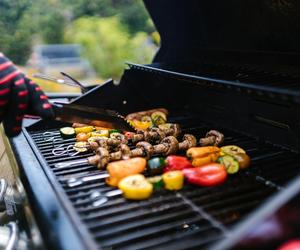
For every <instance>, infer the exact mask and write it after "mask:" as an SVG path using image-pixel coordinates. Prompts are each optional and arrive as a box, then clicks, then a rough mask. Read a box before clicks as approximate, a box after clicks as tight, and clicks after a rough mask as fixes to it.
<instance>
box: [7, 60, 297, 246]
mask: <svg viewBox="0 0 300 250" xmlns="http://www.w3.org/2000/svg"><path fill="white" fill-rule="evenodd" d="M130 67H131V68H130V69H129V70H127V71H125V73H124V76H123V78H122V80H121V83H120V85H118V86H115V85H114V84H113V83H112V82H108V83H107V84H105V85H104V86H103V88H102V87H100V88H97V89H95V90H94V91H93V92H92V93H91V94H90V95H89V94H88V95H86V96H84V97H83V98H79V99H78V100H77V102H81V103H85V104H90V105H99V106H101V107H110V108H115V109H118V110H122V111H123V113H129V112H132V111H136V110H143V109H145V108H154V107H166V108H168V109H170V112H171V118H170V119H171V121H173V122H178V123H179V124H181V126H182V128H183V130H184V132H185V133H187V132H188V133H192V134H194V135H196V136H197V138H199V137H200V136H203V135H204V134H205V133H206V132H207V130H209V129H211V128H215V129H219V130H220V131H222V132H223V133H224V134H225V144H227V145H229V144H236V145H239V146H241V147H243V148H245V150H246V151H247V152H248V153H249V155H250V157H251V159H252V165H251V167H250V168H249V169H248V170H247V171H244V172H240V173H239V174H238V175H235V176H231V177H229V179H228V180H227V182H226V183H225V184H224V185H222V186H219V187H213V188H195V187H193V186H191V185H187V186H186V187H185V188H184V189H183V190H181V191H178V192H168V191H166V190H162V191H159V192H156V193H155V194H154V195H153V196H152V197H151V198H150V199H149V200H147V201H139V202H130V201H126V200H125V199H123V198H122V197H121V196H114V197H109V198H108V199H107V201H106V202H104V203H103V204H101V205H99V206H97V205H96V206H95V200H94V199H92V198H91V197H92V196H93V195H92V194H93V193H94V192H98V193H101V194H103V193H107V192H110V191H113V189H112V188H111V187H108V186H107V185H106V184H105V182H104V180H101V181H99V180H95V181H90V182H88V183H85V184H82V185H80V186H78V187H70V186H68V185H67V184H66V181H67V180H68V179H70V178H80V177H86V176H92V175H94V174H98V173H101V170H98V169H96V168H95V167H93V166H90V165H88V164H83V165H81V166H78V167H65V168H55V164H56V163H59V162H64V161H69V160H74V159H81V158H85V157H87V156H89V155H90V154H81V155H76V156H72V155H71V154H72V153H73V152H72V150H70V151H69V152H68V153H65V154H63V155H60V156H55V155H53V154H52V150H53V149H54V148H62V149H66V148H67V146H68V145H72V144H73V143H74V139H68V140H64V139H62V138H61V137H60V135H59V128H60V127H62V126H65V125H66V124H62V123H58V122H43V121H39V122H33V124H31V125H29V126H26V127H25V128H24V130H23V134H22V141H23V144H21V145H20V143H19V142H17V141H15V139H13V140H12V144H13V145H14V148H15V151H16V152H17V153H18V154H19V157H18V159H19V164H20V166H22V168H23V169H24V172H25V173H26V174H25V175H24V179H26V182H28V183H29V185H28V188H29V189H30V190H31V194H32V196H31V198H32V199H33V200H34V202H35V204H36V206H37V208H36V209H38V211H39V212H38V213H37V216H38V217H39V218H40V220H38V221H40V226H41V228H43V229H42V232H44V235H47V234H48V233H49V231H51V232H52V236H53V238H48V239H47V241H48V244H49V245H50V246H55V247H57V248H61V249H75V248H73V247H75V246H76V247H77V249H206V248H209V247H211V246H212V244H215V243H216V242H223V241H224V240H226V239H227V238H228V237H230V236H231V235H232V233H233V232H235V230H236V229H235V228H236V227H238V225H239V223H241V222H243V221H249V220H250V221H251V220H252V219H253V218H255V217H256V216H257V215H256V212H255V211H260V210H261V209H262V208H264V207H265V206H266V204H268V203H269V200H270V199H274V197H275V198H276V197H277V196H278V195H279V194H281V193H282V192H285V190H286V188H287V187H289V186H290V185H291V184H290V182H291V181H292V180H293V179H294V178H295V177H296V176H297V175H298V173H299V159H300V155H299V154H298V153H297V149H298V140H297V139H295V138H294V139H293V140H289V138H285V137H284V136H282V137H278V138H273V137H272V136H273V134H272V133H273V132H272V129H269V131H268V133H266V130H265V133H264V134H263V135H260V134H259V131H258V130H257V131H256V132H257V133H254V132H253V131H252V129H253V128H251V126H252V124H251V126H246V123H247V122H249V121H244V118H243V117H244V116H246V114H244V115H243V116H242V113H243V112H241V111H240V110H241V109H244V108H245V106H244V104H245V102H244V101H243V99H245V98H247V101H249V100H252V99H255V98H257V97H258V96H263V97H265V99H266V102H267V104H268V105H269V102H270V100H274V99H275V100H278V98H281V99H284V98H285V100H286V103H287V104H288V105H290V106H289V107H293V106H294V105H298V104H297V100H298V99H297V93H292V94H290V93H288V92H287V90H282V91H281V89H277V88H272V89H268V88H269V87H267V89H263V88H264V87H263V86H261V85H257V84H247V83H242V84H237V83H236V82H233V81H228V80H226V79H225V80H221V81H220V80H218V79H212V78H209V77H199V76H195V75H194V76H193V75H186V74H182V73H178V72H175V73H174V72H170V71H166V69H162V68H159V69H158V68H157V67H153V66H141V65H131V66H130ZM114 90H116V91H114ZM123 90H124V91H123ZM108 93H109V94H110V95H112V96H113V98H112V99H111V100H109V99H108V98H102V97H104V96H106V95H107V94H108ZM141 93H142V95H141ZM223 95H225V96H223ZM95 98H97V99H95ZM228 98H231V99H228ZM281 99H280V100H281ZM96 100H97V101H96ZM237 100H240V102H238V101H237ZM124 101H125V102H124ZM228 102H230V103H228ZM236 103H239V105H238V107H237V106H236V105H235V104H236ZM206 104H207V105H206ZM229 104H230V105H229ZM271 104H274V103H273V102H271ZM226 105H228V106H226ZM263 105H264V103H263V104H262V106H263ZM274 105H277V103H275V104H274ZM246 110H247V111H249V110H250V108H249V107H248V109H246ZM253 110H254V109H253ZM291 110H293V109H292V108H291ZM243 111H245V110H243ZM247 114H248V113H247ZM283 115H285V116H286V115H288V114H283ZM237 117H239V119H237ZM252 118H253V116H249V118H247V119H252ZM269 120H271V118H269ZM281 123H282V124H283V122H281ZM253 124H254V122H253ZM248 125H249V124H248ZM263 125H265V124H264V123H263ZM268 125H269V126H271V125H273V124H272V123H271V124H268ZM275 125H278V124H275ZM260 126H261V124H258V125H257V128H259V127H260ZM279 127H280V126H279ZM274 129H275V131H277V130H276V129H279V128H278V126H274ZM280 129H282V128H280ZM261 130H263V129H262V128H261ZM283 131H284V132H283V133H285V135H288V134H289V133H290V134H292V135H293V134H294V133H295V130H293V129H283ZM45 132H47V133H46V134H45ZM276 133H277V132H276ZM270 138H271V139H272V140H269V139H270ZM282 138H285V140H283V139H282ZM18 140H19V139H18ZM280 142H281V143H280ZM24 149H26V150H28V151H29V152H30V153H28V155H32V154H34V155H35V157H36V158H37V160H34V165H35V166H34V167H35V169H38V170H37V172H38V173H39V174H40V175H43V174H44V176H43V178H40V177H37V176H35V175H37V173H35V171H33V172H32V171H31V170H30V169H31V168H32V166H31V165H32V164H29V163H28V162H26V159H27V160H28V157H27V158H24V155H23V153H21V151H22V150H24ZM24 160H25V161H24ZM40 167H41V169H40ZM42 172H43V173H42ZM32 176H34V178H33V177H32ZM45 177H46V178H45ZM32 178H33V179H32ZM37 178H39V179H40V183H41V184H42V186H44V185H45V186H46V187H48V189H46V188H45V190H41V188H40V187H39V188H37V187H36V186H35V185H37V183H35V182H34V181H33V180H36V179H37ZM50 189H51V190H50ZM46 190H47V191H46ZM45 191H46V192H45ZM49 194H51V195H49ZM45 199H46V200H47V204H52V206H53V208H52V207H51V205H50V206H46V207H45V205H46V204H44V202H45ZM279 203H280V201H278V202H277V204H279ZM266 209H267V210H269V211H271V208H266ZM250 215H251V216H250ZM249 216H250V217H249ZM65 227H66V228H67V230H65ZM63 229H64V230H63ZM61 230H63V235H60V233H58V232H61ZM69 235H71V238H72V239H74V241H72V243H73V244H71V245H70V242H71V241H70V240H69V239H70V236H69ZM57 243H59V244H57ZM56 244H57V245H56ZM70 246H71V248H70ZM266 249H267V248H266Z"/></svg>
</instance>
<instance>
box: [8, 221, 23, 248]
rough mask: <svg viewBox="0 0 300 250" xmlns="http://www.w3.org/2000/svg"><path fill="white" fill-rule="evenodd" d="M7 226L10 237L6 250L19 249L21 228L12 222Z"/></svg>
mask: <svg viewBox="0 0 300 250" xmlns="http://www.w3.org/2000/svg"><path fill="white" fill-rule="evenodd" d="M7 226H8V228H9V230H10V235H9V241H8V243H7V245H6V248H5V250H15V249H17V245H18V241H19V238H20V236H19V227H18V225H17V224H16V223H15V222H10V223H9V224H8V225H7Z"/></svg>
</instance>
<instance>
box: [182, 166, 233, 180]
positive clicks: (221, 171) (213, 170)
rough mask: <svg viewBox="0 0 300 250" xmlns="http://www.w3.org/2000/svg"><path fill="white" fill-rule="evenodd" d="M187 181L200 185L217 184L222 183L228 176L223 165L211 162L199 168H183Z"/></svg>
mask: <svg viewBox="0 0 300 250" xmlns="http://www.w3.org/2000/svg"><path fill="white" fill-rule="evenodd" d="M182 172H183V174H184V176H185V177H186V179H187V181H188V182H190V183H192V184H195V185H198V186H216V185H220V184H222V183H223V182H224V181H225V180H226V177H227V172H226V169H225V167H224V166H223V165H221V164H217V163H210V164H207V165H204V166H202V167H199V168H188V169H183V170H182Z"/></svg>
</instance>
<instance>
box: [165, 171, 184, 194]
mask: <svg viewBox="0 0 300 250" xmlns="http://www.w3.org/2000/svg"><path fill="white" fill-rule="evenodd" d="M162 178H163V181H164V184H165V188H166V189H168V190H180V189H182V187H183V181H184V176H183V173H182V171H179V170H178V171H170V172H167V173H164V174H163V175H162Z"/></svg>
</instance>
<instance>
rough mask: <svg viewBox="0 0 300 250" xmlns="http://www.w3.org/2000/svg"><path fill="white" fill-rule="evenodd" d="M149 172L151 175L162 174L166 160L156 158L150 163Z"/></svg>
mask: <svg viewBox="0 0 300 250" xmlns="http://www.w3.org/2000/svg"><path fill="white" fill-rule="evenodd" d="M147 165H148V166H147V172H148V173H149V174H150V175H157V174H162V173H163V169H164V166H165V165H166V160H165V158H163V157H155V158H152V159H150V160H149V161H148V164H147Z"/></svg>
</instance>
